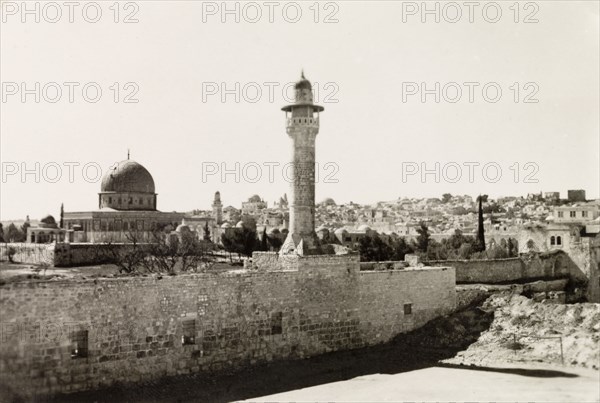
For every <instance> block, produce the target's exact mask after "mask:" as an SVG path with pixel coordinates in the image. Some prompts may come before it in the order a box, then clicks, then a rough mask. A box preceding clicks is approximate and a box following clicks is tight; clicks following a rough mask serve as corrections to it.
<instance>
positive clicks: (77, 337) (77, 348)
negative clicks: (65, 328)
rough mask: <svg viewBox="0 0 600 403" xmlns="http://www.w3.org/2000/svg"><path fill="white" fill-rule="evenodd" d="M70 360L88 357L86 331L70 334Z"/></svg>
mask: <svg viewBox="0 0 600 403" xmlns="http://www.w3.org/2000/svg"><path fill="white" fill-rule="evenodd" d="M70 339H71V358H85V357H87V356H88V331H87V330H76V331H74V332H72V333H71V335H70Z"/></svg>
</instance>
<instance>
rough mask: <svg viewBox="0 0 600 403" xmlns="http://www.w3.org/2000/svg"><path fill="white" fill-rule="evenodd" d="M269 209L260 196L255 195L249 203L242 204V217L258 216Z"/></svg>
mask: <svg viewBox="0 0 600 403" xmlns="http://www.w3.org/2000/svg"><path fill="white" fill-rule="evenodd" d="M266 208H267V202H265V201H264V200H263V199H262V198H261V197H260V196H259V195H254V196H252V197H250V198H249V199H248V201H247V202H242V215H258V214H260V212H261V210H263V209H266Z"/></svg>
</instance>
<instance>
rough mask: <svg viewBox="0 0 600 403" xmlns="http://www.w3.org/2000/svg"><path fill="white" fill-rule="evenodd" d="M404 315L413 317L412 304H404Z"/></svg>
mask: <svg viewBox="0 0 600 403" xmlns="http://www.w3.org/2000/svg"><path fill="white" fill-rule="evenodd" d="M404 314H405V315H412V304H404Z"/></svg>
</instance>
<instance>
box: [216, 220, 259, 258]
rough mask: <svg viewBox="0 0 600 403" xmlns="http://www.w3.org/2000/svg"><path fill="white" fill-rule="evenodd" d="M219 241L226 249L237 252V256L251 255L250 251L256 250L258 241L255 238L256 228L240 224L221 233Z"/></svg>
mask: <svg viewBox="0 0 600 403" xmlns="http://www.w3.org/2000/svg"><path fill="white" fill-rule="evenodd" d="M221 242H222V243H223V247H224V248H225V250H226V251H228V252H230V253H237V254H238V256H241V255H244V256H248V257H250V256H252V252H254V251H255V250H258V247H259V242H258V239H257V238H256V230H253V229H252V228H249V227H247V226H246V225H242V227H241V228H235V229H234V230H233V231H230V232H224V233H223V234H221Z"/></svg>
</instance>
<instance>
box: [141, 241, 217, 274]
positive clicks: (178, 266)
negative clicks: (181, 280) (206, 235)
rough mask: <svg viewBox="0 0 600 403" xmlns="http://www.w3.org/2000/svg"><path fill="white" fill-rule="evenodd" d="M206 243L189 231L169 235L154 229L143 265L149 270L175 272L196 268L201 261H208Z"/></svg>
mask: <svg viewBox="0 0 600 403" xmlns="http://www.w3.org/2000/svg"><path fill="white" fill-rule="evenodd" d="M206 245H207V243H206V242H203V241H200V240H198V239H197V238H196V236H195V235H194V234H193V233H191V232H188V233H182V234H181V238H179V237H177V235H170V238H169V235H167V234H165V233H163V232H160V231H156V232H154V233H153V234H152V241H151V242H150V244H149V248H148V254H147V255H146V257H145V259H144V260H143V266H144V267H145V268H146V270H147V271H149V272H154V273H167V274H170V275H174V274H176V273H177V272H178V271H180V272H186V271H190V270H196V269H197V268H198V267H199V266H200V264H201V263H205V262H208V257H207V248H206Z"/></svg>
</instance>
